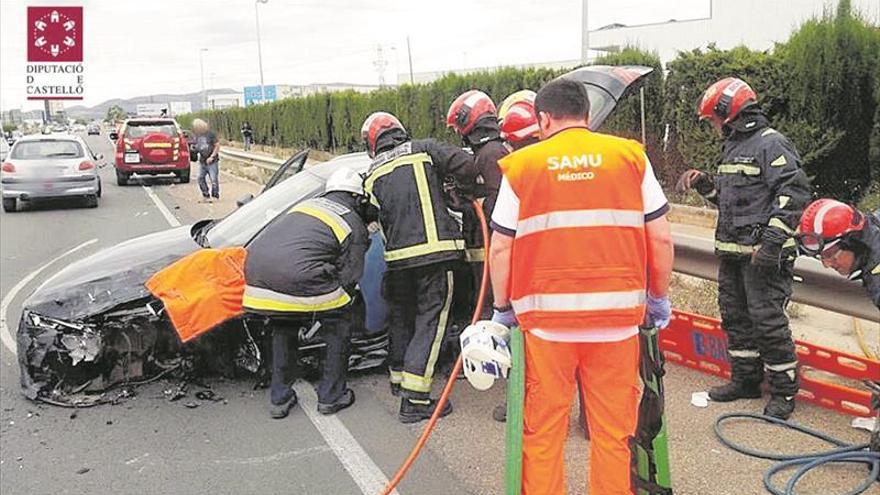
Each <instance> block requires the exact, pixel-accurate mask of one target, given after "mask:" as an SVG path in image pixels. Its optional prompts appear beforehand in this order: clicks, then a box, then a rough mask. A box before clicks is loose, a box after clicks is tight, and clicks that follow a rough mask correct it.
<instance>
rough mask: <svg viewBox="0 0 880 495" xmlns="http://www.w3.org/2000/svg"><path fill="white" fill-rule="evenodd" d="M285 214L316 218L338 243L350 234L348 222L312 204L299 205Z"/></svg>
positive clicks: (334, 213)
mask: <svg viewBox="0 0 880 495" xmlns="http://www.w3.org/2000/svg"><path fill="white" fill-rule="evenodd" d="M287 213H288V214H290V213H302V214H304V215H309V216H311V217H314V218H317V219H318V220H320V221H321V222H323V223H325V224H326V225H327V226H328V227H330V230H332V231H333V235H335V236H336V240H338V241H339V242H340V243H341V242H342V241H344V240H345V239H346V238H347V237H348V236H349V234H351V226H350V225H348V222H346V221H345V219H343V218H342V217H341V216H339V214H337V213H336V212H335V211H331V210H329V209H327V208H324V207H322V206H320V205H316V204H314V203H309V202H306V203H300V204H298V205H296V206H294V207H293V208H291V209H290V210H288V211H287Z"/></svg>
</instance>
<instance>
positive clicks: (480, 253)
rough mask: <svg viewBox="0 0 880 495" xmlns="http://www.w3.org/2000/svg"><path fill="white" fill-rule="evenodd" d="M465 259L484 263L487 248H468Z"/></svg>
mask: <svg viewBox="0 0 880 495" xmlns="http://www.w3.org/2000/svg"><path fill="white" fill-rule="evenodd" d="M464 259H465V261H467V262H468V263H482V262H484V261H486V250H485V249H483V248H470V249H466V250H465V252H464Z"/></svg>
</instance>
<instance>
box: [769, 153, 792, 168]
mask: <svg viewBox="0 0 880 495" xmlns="http://www.w3.org/2000/svg"><path fill="white" fill-rule="evenodd" d="M787 164H788V161H787V160H786V159H785V155H779V158H777V159H775V160H773V161H772V162H770V166H771V167H781V166H783V165H787Z"/></svg>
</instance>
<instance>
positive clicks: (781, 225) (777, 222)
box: [767, 217, 794, 235]
mask: <svg viewBox="0 0 880 495" xmlns="http://www.w3.org/2000/svg"><path fill="white" fill-rule="evenodd" d="M767 226H768V227H776V228H777V229H781V230H782V231H783V232H785V233H786V234H789V235H794V229H792V228H791V227H789V226H788V225H787V224H786V223H785V222H783V221H782V220H781V219H779V218H778V217H773V218H771V219H770V223H768V224H767Z"/></svg>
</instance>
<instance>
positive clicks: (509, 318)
mask: <svg viewBox="0 0 880 495" xmlns="http://www.w3.org/2000/svg"><path fill="white" fill-rule="evenodd" d="M492 321H494V322H495V323H500V324H502V325H504V326H505V327H507V328H513V327H515V326H517V325H518V324H519V323H517V321H516V315H515V314H514V313H513V308H511V309H508V310H506V311H499V310H497V309H494V310H493V311H492Z"/></svg>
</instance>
